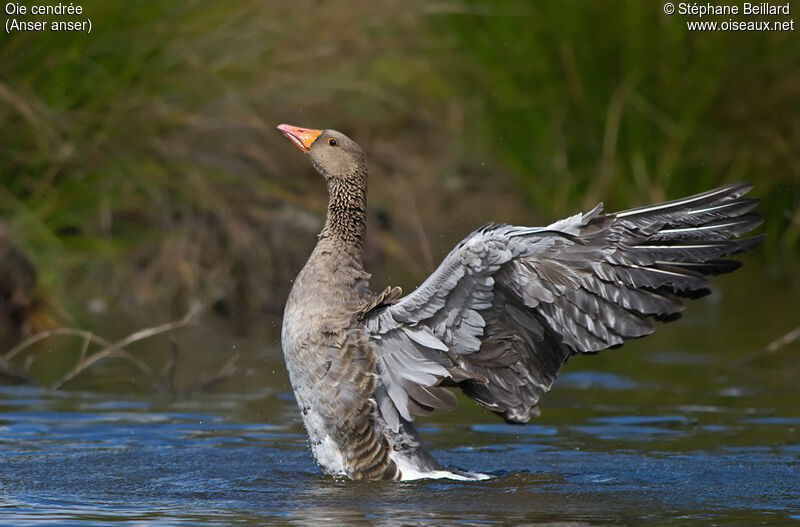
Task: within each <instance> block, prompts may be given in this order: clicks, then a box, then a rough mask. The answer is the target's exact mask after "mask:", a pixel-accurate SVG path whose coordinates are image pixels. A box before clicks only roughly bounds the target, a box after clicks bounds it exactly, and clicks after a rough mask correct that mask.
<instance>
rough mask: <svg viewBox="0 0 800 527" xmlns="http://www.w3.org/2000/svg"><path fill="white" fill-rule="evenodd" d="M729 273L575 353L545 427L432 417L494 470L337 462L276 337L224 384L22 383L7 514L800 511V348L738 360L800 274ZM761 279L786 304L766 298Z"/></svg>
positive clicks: (523, 517) (358, 520)
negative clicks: (609, 340)
mask: <svg viewBox="0 0 800 527" xmlns="http://www.w3.org/2000/svg"><path fill="white" fill-rule="evenodd" d="M725 283H726V287H725V288H723V289H722V291H723V292H722V293H718V294H717V295H715V296H713V297H711V298H710V299H705V300H702V301H700V302H699V303H697V307H695V308H692V309H690V311H689V312H688V313H687V314H686V317H685V318H684V320H682V321H680V322H678V323H673V324H670V327H668V328H667V327H663V328H661V330H660V331H659V332H658V333H657V334H656V335H654V336H652V337H650V338H648V339H644V340H641V341H637V342H635V343H631V344H630V345H626V346H625V347H624V348H623V349H622V350H615V351H609V352H606V353H602V354H600V355H598V356H595V357H586V358H584V357H576V358H574V359H572V360H571V361H570V363H569V364H568V365H567V369H566V371H565V373H564V374H563V375H562V376H561V378H560V379H559V381H558V383H557V384H556V388H555V389H554V390H553V391H552V392H551V393H550V394H549V395H548V397H547V398H546V399H545V401H544V404H543V414H542V416H541V417H540V418H538V419H536V420H535V421H534V422H533V423H532V424H530V425H528V426H524V427H520V426H510V425H505V424H503V423H502V422H500V421H498V420H497V419H496V418H494V417H493V416H491V415H488V414H486V413H484V412H481V411H480V410H478V409H476V408H475V407H474V405H472V404H470V403H469V401H466V400H462V401H461V404H460V406H459V408H458V409H457V410H455V411H453V412H449V413H442V414H439V415H434V416H431V417H430V418H428V419H425V420H422V421H421V422H420V425H421V428H422V433H423V436H424V437H425V439H426V440H428V441H429V442H430V446H431V448H432V450H433V451H434V454H435V455H436V457H437V458H439V459H440V461H442V462H443V463H445V464H447V465H449V466H453V467H458V468H462V469H469V470H475V471H481V472H487V473H491V474H493V475H494V476H495V477H494V478H493V479H491V480H488V481H482V482H453V481H419V482H403V483H364V482H350V481H342V480H336V479H333V478H329V477H323V476H321V475H320V473H319V471H318V469H317V467H316V466H315V465H314V463H313V461H312V459H311V455H310V453H309V451H308V448H307V446H306V438H305V434H304V432H303V430H302V427H301V425H300V423H299V419H298V417H297V410H296V408H295V404H294V401H293V400H292V397H291V390H290V388H289V386H288V384H287V381H286V377H285V374H283V373H282V370H281V367H280V356H279V352H278V350H277V349H275V348H270V349H260V351H255V352H253V353H251V354H250V355H249V359H247V357H245V358H243V361H244V362H245V363H246V369H250V370H253V372H254V373H253V375H251V376H250V377H248V379H250V380H249V381H248V382H239V381H238V380H233V381H232V382H229V383H227V384H223V385H221V386H219V387H217V388H216V389H215V391H213V392H210V393H198V392H195V393H191V394H183V395H168V394H164V393H161V394H158V393H155V392H148V391H145V392H144V393H124V392H123V393H117V392H116V391H114V390H113V389H110V387H109V386H105V387H104V390H103V391H101V390H92V391H88V390H85V389H82V390H74V391H57V392H52V391H48V390H45V389H42V388H37V387H25V386H23V387H2V388H0V524H2V525H6V524H9V525H101V524H108V523H112V522H113V523H116V522H125V523H129V524H137V525H139V524H153V525H216V524H219V525H230V524H247V523H252V524H280V525H306V524H312V525H319V524H331V525H340V524H367V525H373V524H374V525H424V524H435V525H447V524H458V525H488V524H528V525H665V524H691V525H698V524H699V525H736V524H738V525H757V524H776V525H784V524H791V523H797V522H798V520H800V440H799V439H800V432H799V431H800V405H798V402H800V398H799V397H798V389H797V381H798V374H799V373H800V367H799V366H798V360H797V358H796V357H797V352H798V351H800V350H798V347H797V345H794V347H793V348H792V347H790V348H787V349H785V350H782V351H780V352H778V353H776V354H774V355H771V356H768V357H764V358H761V359H758V360H754V361H750V362H737V359H738V358H741V357H743V356H745V355H747V354H748V353H751V352H753V351H754V350H757V349H760V348H761V347H762V346H763V344H765V343H767V342H769V341H770V340H771V339H772V338H774V337H776V336H778V334H779V329H781V328H782V329H785V330H787V331H788V330H789V329H791V328H792V327H795V326H796V324H797V314H796V311H794V310H792V309H789V308H790V307H792V306H795V303H796V301H795V300H794V299H795V298H797V296H796V293H797V290H796V289H793V288H786V287H785V286H783V285H781V284H773V285H769V283H766V284H765V283H763V282H762V283H758V282H744V283H745V284H751V285H749V286H744V287H739V288H737V287H731V286H730V285H729V284H732V283H733V282H732V281H731V280H730V279H727V278H726V282H725ZM755 288H757V289H759V290H760V291H762V292H763V293H764V294H766V295H768V296H769V298H771V299H772V302H770V303H762V304H759V306H760V308H759V309H753V306H754V303H753V296H752V293H753V290H754V289H755ZM765 288H766V290H765ZM792 324H794V325H792ZM201 329H202V328H198V329H197V330H196V331H198V332H199V331H201ZM208 342H209V343H212V342H213V341H212V340H208ZM209 346H213V344H209ZM256 349H259V348H256ZM216 352H217V353H219V350H216ZM247 360H250V362H249V363H247ZM209 362H211V363H213V362H215V361H214V360H210V359H209ZM216 362H217V363H218V362H219V361H216ZM259 368H261V369H259ZM273 370H274V371H275V373H274V374H273V373H272V372H273ZM101 378H102V375H96V376H95V377H93V379H92V386H96V385H98V379H101Z"/></svg>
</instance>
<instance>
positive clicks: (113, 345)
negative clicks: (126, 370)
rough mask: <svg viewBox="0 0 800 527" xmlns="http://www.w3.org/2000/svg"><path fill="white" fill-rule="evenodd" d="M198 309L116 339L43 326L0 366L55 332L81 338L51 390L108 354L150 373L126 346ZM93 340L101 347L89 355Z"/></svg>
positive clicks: (185, 321) (185, 318) (169, 327)
mask: <svg viewBox="0 0 800 527" xmlns="http://www.w3.org/2000/svg"><path fill="white" fill-rule="evenodd" d="M200 310H201V308H199V307H193V308H192V309H190V310H189V311H188V312H187V313H186V314H185V315H184V316H183V318H181V319H180V320H175V321H173V322H168V323H166V324H162V325H160V326H155V327H150V328H145V329H141V330H139V331H135V332H133V333H131V334H130V335H128V336H127V337H125V338H123V339H121V340H118V341H116V342H110V341H108V340H106V339H104V338H103V337H100V336H98V335H95V334H94V333H92V332H90V331H86V330H82V329H75V328H57V329H49V330H45V331H42V332H39V333H37V334H35V335H31V336H30V337H28V338H27V339H25V340H23V341H22V342H20V343H19V344H17V345H16V346H14V347H13V348H12V349H11V350H9V351H8V353H6V354H5V355H3V356H0V366H5V365H8V363H9V361H10V360H11V359H13V358H14V357H15V356H16V355H18V354H19V353H21V352H22V351H24V350H26V349H28V348H29V347H31V346H32V345H34V344H36V343H37V342H41V341H43V340H46V339H48V338H52V337H58V336H76V337H81V338H82V339H83V342H82V344H81V352H80V358H79V359H78V363H77V364H76V365H75V366H74V367H73V368H72V369H71V370H70V371H69V372H67V373H66V374H65V375H64V376H63V377H61V378H60V379H58V380H57V381H56V382H55V383H53V384H52V386H51V388H52V389H53V390H57V389H59V388H61V387H62V386H63V385H64V384H66V383H67V382H69V381H71V380H72V379H74V378H75V377H77V376H78V375H79V374H81V373H82V372H84V371H86V370H87V369H88V368H90V367H91V366H92V365H94V364H96V363H97V362H98V361H100V360H103V359H105V358H109V357H119V358H122V359H125V360H127V361H129V362H131V363H133V364H134V365H136V367H138V368H139V369H140V370H142V371H144V372H146V373H152V368H150V366H148V365H147V364H145V363H144V362H142V361H141V360H140V359H138V358H137V357H135V356H133V355H131V354H130V353H129V352H128V351H126V350H125V348H126V347H127V346H129V345H131V344H133V343H134V342H138V341H140V340H144V339H147V338H150V337H153V336H156V335H160V334H162V333H166V332H168V331H172V330H174V329H178V328H181V327H183V326H186V325H187V324H189V323H190V322H191V321H192V319H193V318H194V317H195V316H196V315H197V314H198V313H199V312H200ZM92 343H94V344H97V345H98V346H100V347H101V349H100V350H99V351H97V352H95V353H93V354H91V355H89V346H90V345H91V344H92ZM4 369H5V368H4Z"/></svg>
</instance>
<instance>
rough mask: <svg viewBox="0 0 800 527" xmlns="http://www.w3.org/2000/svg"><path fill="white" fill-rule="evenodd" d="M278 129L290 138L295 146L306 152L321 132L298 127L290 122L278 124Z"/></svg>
mask: <svg viewBox="0 0 800 527" xmlns="http://www.w3.org/2000/svg"><path fill="white" fill-rule="evenodd" d="M278 130H280V131H281V132H283V135H285V136H286V137H288V138H289V139H291V140H292V142H293V143H294V144H296V145H297V147H298V148H299V149H300V150H302V151H303V152H308V149H309V148H311V145H312V144H313V143H314V141H315V140H316V139H317V137H319V136H320V134H322V130H313V129H311V128H300V127H299V126H292V125H290V124H279V125H278Z"/></svg>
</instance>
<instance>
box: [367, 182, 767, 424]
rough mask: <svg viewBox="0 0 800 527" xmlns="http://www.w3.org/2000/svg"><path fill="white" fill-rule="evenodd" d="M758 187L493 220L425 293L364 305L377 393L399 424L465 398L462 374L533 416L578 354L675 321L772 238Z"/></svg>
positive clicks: (473, 388) (481, 392)
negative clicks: (525, 223)
mask: <svg viewBox="0 0 800 527" xmlns="http://www.w3.org/2000/svg"><path fill="white" fill-rule="evenodd" d="M750 188H751V185H749V184H745V183H738V184H732V185H728V186H724V187H720V188H717V189H715V190H711V191H708V192H705V193H702V194H698V195H695V196H690V197H688V198H684V199H680V200H675V201H670V202H665V203H660V204H657V205H652V206H647V207H641V208H637V209H631V210H628V211H624V212H619V213H616V214H602V206H601V205H598V206H597V207H595V208H594V209H593V210H592V211H590V212H588V213H585V214H577V215H575V216H572V217H569V218H566V219H564V220H561V221H558V222H556V223H553V224H552V225H549V226H548V227H541V228H538V227H516V226H509V225H487V226H485V227H483V228H481V229H479V230H477V231H475V232H473V233H472V234H470V235H469V236H468V237H467V238H466V239H464V240H463V241H462V242H461V243H459V244H458V246H457V247H456V248H455V249H453V251H452V252H451V253H450V254H449V255H448V256H447V257H446V258H445V259H444V261H443V262H442V264H441V265H440V266H439V268H438V269H436V271H435V272H434V273H433V274H432V275H431V276H430V277H429V278H428V279H427V280H426V281H425V282H424V283H423V284H422V285H421V286H420V287H419V288H417V289H416V290H415V291H414V292H412V293H411V294H409V295H407V296H405V297H403V298H402V299H400V300H399V301H397V302H396V303H394V304H392V305H385V304H382V303H378V304H377V307H376V308H374V309H372V310H369V311H368V312H366V313H363V314H362V315H361V316H362V321H361V323H362V324H363V326H364V327H365V328H366V330H367V332H368V333H369V335H370V338H371V339H372V342H373V347H374V348H375V350H376V356H377V362H378V364H377V368H378V375H379V379H380V381H381V382H379V383H378V387H377V388H376V400H377V402H378V404H379V407H380V410H381V412H382V414H383V415H384V417H385V418H386V419H387V422H388V423H389V425H390V426H391V427H392V428H394V429H397V427H398V426H399V422H400V419H399V418H400V417H402V418H403V419H406V420H411V419H412V415H420V414H426V413H429V412H431V411H433V410H435V409H437V408H448V407H453V406H455V397H454V396H453V394H452V393H451V392H450V391H449V390H448V389H447V388H446V386H454V385H457V386H458V387H460V388H461V389H462V390H463V391H464V393H466V394H467V395H468V396H470V397H471V398H473V399H474V400H475V401H476V402H478V403H479V404H480V405H482V406H483V407H485V408H487V409H489V410H491V411H493V412H496V413H498V414H499V415H501V416H503V417H504V418H505V419H506V420H507V421H509V422H519V423H524V422H527V421H528V420H529V419H530V417H532V416H535V415H537V414H538V410H537V409H536V405H537V403H538V401H539V399H540V398H541V396H542V395H543V394H544V393H545V392H547V391H548V390H549V389H550V387H551V386H552V384H553V382H554V381H555V378H556V376H557V374H558V372H559V370H560V369H561V367H562V366H563V364H564V363H565V362H566V360H567V358H568V357H569V356H570V355H572V354H575V353H592V352H597V351H600V350H603V349H606V348H609V347H612V346H617V345H620V344H622V343H623V342H625V341H626V340H629V339H633V338H637V337H642V336H644V335H647V334H649V333H651V332H652V331H653V330H654V327H653V319H654V318H655V319H658V318H663V319H669V318H674V317H675V316H676V315H677V314H678V313H679V312H680V311H681V310H682V308H683V302H682V300H681V298H682V297H695V296H698V295H699V294H702V293H703V292H704V291H706V290H707V287H708V278H707V276H708V275H714V274H720V273H725V272H730V271H732V270H734V269H736V268H737V267H738V266H739V263H738V262H736V261H732V260H725V259H724V257H726V256H729V255H733V254H737V253H741V252H744V251H747V250H750V249H752V248H754V247H755V246H757V245H758V244H759V243H760V242H761V240H762V237H752V238H746V239H739V240H737V239H736V238H738V237H739V236H741V235H742V234H744V233H746V232H748V231H750V230H752V229H753V228H755V227H756V226H758V225H759V224H760V222H761V219H760V216H759V215H757V214H756V213H753V212H751V211H752V209H753V208H754V207H755V206H756V205H757V204H758V200H755V199H748V198H743V197H742V196H743V195H744V194H745V193H747V192H748V191H749V190H750Z"/></svg>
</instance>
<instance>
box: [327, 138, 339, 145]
mask: <svg viewBox="0 0 800 527" xmlns="http://www.w3.org/2000/svg"><path fill="white" fill-rule="evenodd" d="M328 144H329V145H331V146H339V143H338V142H337V141H336V139H334V138H333V137H331V138H330V139H328Z"/></svg>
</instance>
